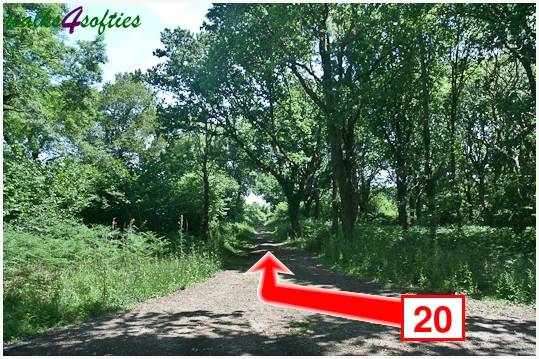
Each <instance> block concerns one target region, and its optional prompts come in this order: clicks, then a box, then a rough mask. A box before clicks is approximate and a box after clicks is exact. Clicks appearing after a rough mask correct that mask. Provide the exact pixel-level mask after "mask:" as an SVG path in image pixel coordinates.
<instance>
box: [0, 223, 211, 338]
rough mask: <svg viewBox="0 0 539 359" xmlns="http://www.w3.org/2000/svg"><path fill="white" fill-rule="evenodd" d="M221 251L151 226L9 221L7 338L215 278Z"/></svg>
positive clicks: (6, 247)
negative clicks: (175, 244)
mask: <svg viewBox="0 0 539 359" xmlns="http://www.w3.org/2000/svg"><path fill="white" fill-rule="evenodd" d="M220 266H221V262H220V259H219V257H218V256H217V255H216V254H215V253H213V252H212V251H210V250H208V249H207V248H205V247H200V246H198V247H197V246H189V248H188V249H185V250H184V251H182V253H181V254H180V253H176V252H174V251H170V248H168V243H167V242H166V241H164V240H163V239H162V238H159V237H157V236H155V235H154V234H152V233H135V232H134V231H133V230H127V231H124V233H119V232H117V231H111V230H109V229H108V228H106V227H102V226H96V227H93V228H88V227H86V226H84V225H82V224H79V223H76V222H70V221H61V222H55V223H49V224H48V225H47V226H44V227H36V228H32V226H31V225H28V226H26V227H25V228H24V229H21V228H14V227H10V226H9V225H7V226H5V228H4V298H3V299H4V323H3V325H4V339H5V340H9V339H14V338H21V337H24V336H27V335H30V334H33V333H37V332H40V331H43V330H45V329H48V328H52V327H56V326H60V325H64V324H68V323H73V322H78V321H83V320H86V319H88V318H90V317H92V316H95V315H99V314H102V313H106V312H109V311H113V310H117V309H121V308H126V307H128V306H130V305H132V304H134V303H136V302H139V301H142V300H146V299H149V298H152V297H157V296H161V295H164V294H167V293H170V292H172V291H174V290H178V289H183V288H185V287H186V286H188V285H190V284H192V283H195V282H198V281H201V280H204V279H205V278H208V277H209V276H211V275H212V274H213V273H215V272H216V271H217V270H219V268H220Z"/></svg>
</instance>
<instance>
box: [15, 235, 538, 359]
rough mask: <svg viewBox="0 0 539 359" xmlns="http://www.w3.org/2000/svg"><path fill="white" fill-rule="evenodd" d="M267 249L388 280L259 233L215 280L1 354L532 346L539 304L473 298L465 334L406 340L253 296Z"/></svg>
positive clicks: (462, 351) (451, 350) (518, 350)
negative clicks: (253, 269)
mask: <svg viewBox="0 0 539 359" xmlns="http://www.w3.org/2000/svg"><path fill="white" fill-rule="evenodd" d="M268 250H271V251H272V252H273V253H274V254H275V255H276V256H277V257H278V258H279V259H280V260H281V261H282V262H283V263H284V264H285V265H286V266H288V267H289V268H290V269H291V270H292V271H293V272H294V274H295V275H294V276H283V275H281V278H285V279H284V281H286V282H290V283H296V284H301V285H310V286H319V287H324V288H334V289H341V290H348V291H354V292H363V293H370V294H382V295H395V296H397V295H398V294H399V293H396V292H391V291H389V290H387V289H384V288H383V287H382V286H380V285H377V284H374V283H368V282H363V281H359V280H355V279H352V278H348V277H345V276H342V275H339V274H336V273H333V272H330V271H328V270H326V269H324V268H322V267H321V266H320V265H319V264H318V262H317V260H316V259H315V258H314V257H313V255H311V254H309V253H306V252H302V251H299V250H297V249H290V248H285V247H283V246H282V245H279V244H276V243H273V242H271V241H270V240H269V238H268V237H267V236H265V235H259V238H258V244H257V245H256V246H255V247H254V248H253V250H252V252H251V254H250V256H249V258H248V259H247V260H245V261H244V262H242V263H241V264H239V265H237V266H235V268H234V269H227V270H225V271H223V272H220V273H218V274H217V275H216V276H215V277H213V278H211V279H210V280H208V281H206V282H204V283H200V284H198V285H195V286H193V287H190V288H188V289H186V290H183V291H179V292H176V293H173V294H171V295H168V296H166V297H162V298H159V299H155V300H151V301H148V302H146V303H141V304H139V305H137V306H135V307H134V308H132V309H131V310H128V311H125V312H121V313H114V314H111V315H108V316H104V317H100V318H98V319H95V320H93V321H92V322H88V323H85V324H82V325H74V326H69V327H66V328H64V329H61V330H57V331H53V332H48V333H45V334H42V335H38V336H35V337H33V338H30V339H29V340H27V341H23V342H16V343H10V344H8V345H7V346H5V347H4V355H534V354H535V341H536V337H535V309H534V308H532V307H529V306H522V305H515V304H511V303H506V302H501V301H477V300H469V301H468V304H467V307H466V312H467V318H466V327H467V340H466V341H465V342H454V343H441V342H439V343H432V342H430V343H405V342H401V341H400V340H399V332H400V330H399V329H398V328H393V327H387V326H382V325H376V324H369V323H365V322H359V321H353V320H347V319H341V318H335V317H329V316H323V315H318V314H313V313H309V312H304V311H298V310H292V309H290V310H289V309H282V308H278V307H273V306H269V305H265V304H263V303H261V302H260V301H259V300H258V298H257V285H258V280H259V275H258V274H244V271H245V270H246V269H247V268H248V267H249V266H250V265H251V264H253V263H254V262H255V261H256V260H257V259H258V258H259V257H261V256H262V255H263V254H264V253H265V252H266V251H268Z"/></svg>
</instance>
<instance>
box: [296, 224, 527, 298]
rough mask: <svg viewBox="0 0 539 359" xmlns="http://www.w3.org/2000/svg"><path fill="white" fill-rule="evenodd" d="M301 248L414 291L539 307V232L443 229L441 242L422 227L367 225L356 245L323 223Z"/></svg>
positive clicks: (309, 228) (309, 227)
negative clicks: (538, 283) (538, 242)
mask: <svg viewBox="0 0 539 359" xmlns="http://www.w3.org/2000/svg"><path fill="white" fill-rule="evenodd" d="M304 227H305V231H304V235H303V237H302V238H301V239H299V240H297V241H296V245H298V246H301V247H302V248H305V249H307V250H312V251H316V252H319V253H321V254H322V255H323V260H324V262H325V263H326V264H328V265H330V266H331V267H332V268H334V269H336V270H338V271H341V272H344V273H349V274H351V275H354V276H358V277H360V278H363V279H368V280H376V281H379V282H381V283H387V284H394V285H396V286H398V287H399V288H402V289H407V290H411V291H413V290H414V289H417V288H421V289H426V290H431V291H436V292H442V293H455V292H458V293H466V294H467V295H470V296H472V297H477V298H482V297H494V298H499V299H507V300H511V301H515V302H524V303H535V301H536V296H535V272H536V262H535V241H534V240H533V239H532V238H535V229H534V228H529V229H527V230H526V231H524V232H522V233H520V234H517V233H515V232H514V231H513V230H511V229H508V228H500V229H494V228H489V227H480V226H466V227H464V228H462V229H461V230H459V229H456V228H452V227H444V228H440V229H439V231H438V233H437V236H436V240H434V241H433V240H432V239H431V238H430V237H429V234H428V231H427V230H426V229H425V228H422V227H414V228H413V229H412V230H410V232H408V233H403V232H402V231H401V230H400V229H399V228H398V227H396V226H394V225H391V226H382V225H377V226H373V225H361V226H358V228H357V229H356V231H355V235H354V238H353V241H345V240H343V239H342V238H340V237H339V236H335V235H332V234H331V232H330V231H329V228H328V227H327V225H325V224H324V223H322V222H306V223H305V224H304Z"/></svg>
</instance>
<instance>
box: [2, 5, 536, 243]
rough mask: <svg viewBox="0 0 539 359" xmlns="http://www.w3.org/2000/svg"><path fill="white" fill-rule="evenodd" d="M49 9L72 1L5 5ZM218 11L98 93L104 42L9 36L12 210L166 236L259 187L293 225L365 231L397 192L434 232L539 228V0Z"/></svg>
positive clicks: (405, 219) (409, 218)
mask: <svg viewBox="0 0 539 359" xmlns="http://www.w3.org/2000/svg"><path fill="white" fill-rule="evenodd" d="M43 8H47V9H49V10H50V11H51V13H52V14H63V13H65V11H66V8H65V7H64V6H61V5H52V4H46V5H45V4H7V5H4V10H5V14H12V13H21V14H22V13H26V14H30V15H31V14H32V13H33V12H35V11H36V10H38V9H43ZM207 18H208V19H207V22H206V24H205V25H204V27H203V30H202V31H201V33H199V34H192V33H189V32H188V31H185V30H182V29H172V30H171V29H165V30H164V31H163V33H162V38H161V40H162V46H161V47H160V48H159V49H157V50H156V51H155V55H156V56H158V57H159V58H161V60H162V61H161V62H160V63H159V65H156V66H155V67H154V68H152V69H150V70H149V71H148V72H147V73H144V74H143V73H141V72H140V71H137V72H135V73H133V74H118V75H117V77H116V80H115V81H114V82H112V83H106V84H103V86H101V87H98V86H96V85H97V84H98V83H99V82H100V81H101V77H100V69H99V66H100V64H102V63H104V62H105V61H106V56H105V49H104V44H103V39H102V38H100V37H97V38H96V39H95V40H94V41H85V42H79V43H77V44H75V45H68V44H66V43H64V42H63V40H62V39H61V38H60V36H59V31H60V30H59V29H53V28H25V29H20V28H12V29H4V33H5V37H4V47H3V51H4V78H3V85H4V109H3V111H4V163H5V167H4V169H5V181H4V182H5V193H6V196H7V197H6V199H5V208H4V218H5V219H6V220H10V221H11V220H13V221H15V220H18V219H19V218H23V217H24V215H27V216H28V215H31V213H33V212H32V210H31V208H34V209H35V208H45V207H47V206H49V207H50V208H55V210H58V211H59V213H63V214H64V213H65V214H69V215H71V216H79V217H81V218H83V219H84V220H85V221H87V222H90V223H96V222H99V223H110V221H111V220H112V218H116V219H117V221H119V222H120V223H123V224H125V223H128V222H129V221H131V220H132V219H134V220H135V221H136V223H137V224H139V225H140V226H146V227H148V228H150V229H154V230H157V231H160V232H163V233H165V232H175V231H177V230H178V221H179V218H180V217H182V218H184V220H183V221H182V222H181V223H182V226H184V228H183V229H184V230H185V229H188V230H189V231H192V232H194V233H197V234H199V235H200V236H201V237H202V238H205V239H208V238H209V237H210V236H211V229H212V228H213V227H214V226H216V225H217V224H218V223H219V222H220V221H222V220H225V219H227V218H238V216H241V213H242V206H243V201H242V196H243V195H244V194H246V193H247V192H248V190H249V189H253V188H255V187H256V188H255V189H256V190H257V191H258V192H259V193H266V194H267V198H268V200H269V201H270V202H271V203H272V204H277V203H278V202H279V201H285V202H286V203H287V207H288V209H287V210H288V217H289V220H290V225H291V234H292V235H294V236H299V235H300V234H301V232H302V228H301V224H300V223H301V222H300V219H301V216H306V217H315V218H320V217H324V218H326V219H328V220H331V221H332V222H333V229H334V230H335V231H340V232H342V234H343V235H344V237H345V238H347V239H348V240H350V239H351V238H352V233H353V229H354V225H355V223H356V222H357V221H358V220H370V219H372V217H373V213H374V209H373V206H374V204H373V203H374V202H373V199H372V198H373V196H372V194H373V193H374V192H375V191H377V190H379V189H380V188H385V190H384V191H385V192H384V193H391V196H393V197H394V198H392V200H393V201H394V203H396V206H397V213H398V215H397V218H396V220H397V222H398V223H399V224H400V226H401V227H402V228H403V229H404V230H406V229H408V228H409V226H410V225H415V224H419V225H425V226H428V227H429V228H430V233H431V235H432V237H434V236H435V235H436V228H437V226H438V225H445V224H456V225H458V226H462V225H463V224H466V223H482V224H488V225H492V226H512V227H513V228H515V229H522V228H524V227H526V226H529V225H533V224H534V213H535V117H534V116H535V76H536V75H535V66H534V64H535V50H536V49H535V6H533V5H529V4H384V5H380V4H302V5H294V4H217V5H214V6H213V7H212V8H211V9H210V10H209V12H208V15H207ZM31 173H36V174H38V175H37V176H35V177H34V178H31V176H29V174H31ZM257 173H258V174H259V175H258V181H254V178H255V177H257V176H256V175H254V174H257ZM260 174H263V175H260ZM51 178H54V179H55V180H54V181H53V182H54V185H52V186H47V185H46V183H47V182H48V181H49V179H51ZM68 178H69V179H71V180H73V181H78V182H77V183H79V184H80V188H81V190H80V191H75V190H74V189H73V188H71V187H69V186H67V185H66V183H67V182H66V181H68V180H67V179H68ZM15 182H17V183H15ZM255 182H257V184H256V186H255ZM388 182H389V183H391V185H390V187H391V188H389V189H388V188H387V183H388ZM62 186H65V187H64V188H65V191H64V190H62ZM26 188H32V189H33V194H32V195H29V194H27V193H26V191H27V189H26ZM22 204H24V205H22ZM36 211H37V209H36Z"/></svg>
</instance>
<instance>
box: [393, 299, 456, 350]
mask: <svg viewBox="0 0 539 359" xmlns="http://www.w3.org/2000/svg"><path fill="white" fill-rule="evenodd" d="M401 301H402V307H403V318H402V323H401V340H404V341H464V340H465V331H466V330H465V327H466V318H465V302H466V297H465V296H464V295H435V294H432V295H421V294H417V295H402V296H401Z"/></svg>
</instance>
